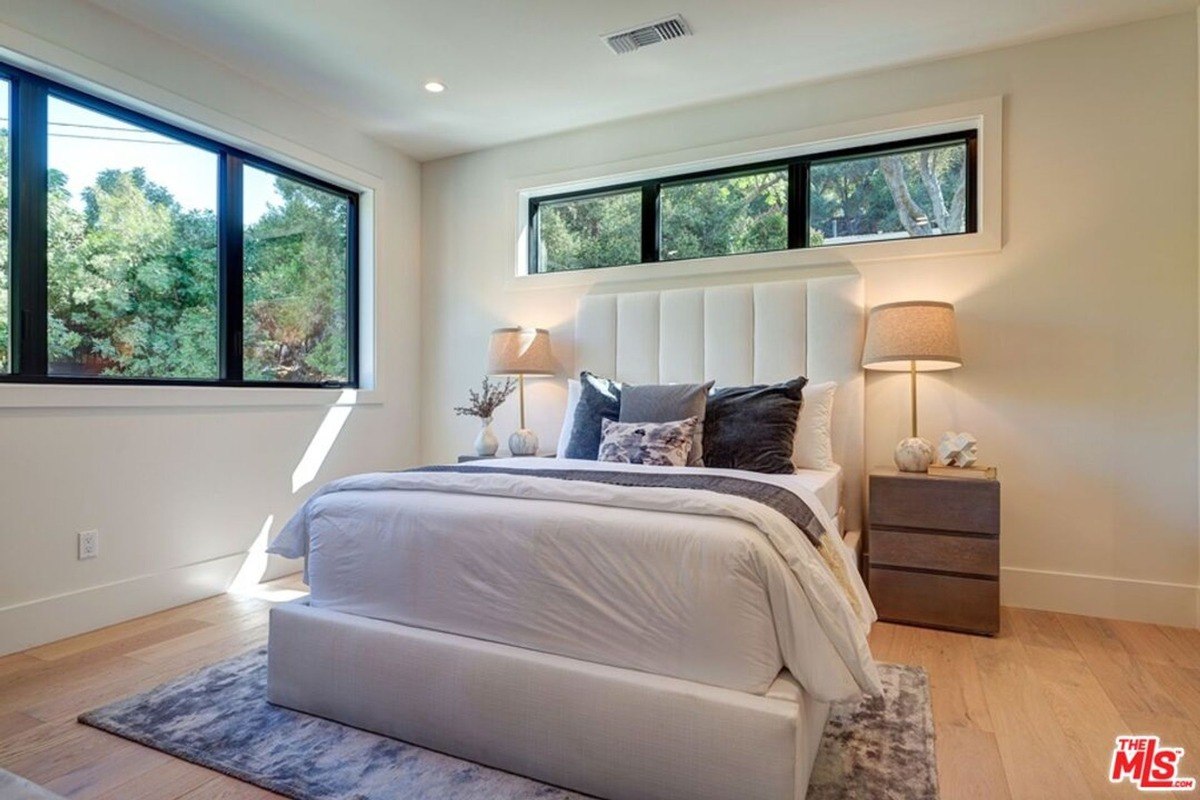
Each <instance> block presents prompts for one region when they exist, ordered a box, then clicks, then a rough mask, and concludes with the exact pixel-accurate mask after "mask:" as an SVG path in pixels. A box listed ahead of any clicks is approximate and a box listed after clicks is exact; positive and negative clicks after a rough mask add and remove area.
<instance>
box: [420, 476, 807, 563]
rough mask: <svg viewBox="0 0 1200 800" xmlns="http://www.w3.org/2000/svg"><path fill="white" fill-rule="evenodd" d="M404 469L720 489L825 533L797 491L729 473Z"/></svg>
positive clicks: (722, 492) (678, 487)
mask: <svg viewBox="0 0 1200 800" xmlns="http://www.w3.org/2000/svg"><path fill="white" fill-rule="evenodd" d="M405 472H457V473H466V474H471V473H476V474H478V473H497V474H502V475H528V476H531V477H534V478H557V479H558V480H563V481H588V482H591V483H606V484H609V485H611V486H633V487H646V488H652V489H693V490H698V491H705V492H717V493H718V494H728V495H733V496H735V497H744V498H746V499H747V500H753V501H754V502H756V503H762V504H763V505H764V506H767V507H768V508H771V509H774V510H775V511H778V512H779V513H780V514H782V515H783V516H785V517H787V518H788V520H790V521H791V523H792V524H793V525H795V526H796V527H797V528H799V529H800V530H801V531H803V533H804V535H805V536H807V537H808V539H809V541H811V542H812V543H813V544H814V545H816V546H818V547H819V546H820V544H821V537H822V536H824V535H825V526H824V525H822V524H821V521H820V520H819V519H817V515H816V514H814V513H813V511H812V509H811V508H809V507H808V503H806V502H804V500H803V499H802V498H801V497H800V496H799V495H797V494H795V493H794V492H791V491H789V490H787V489H785V488H783V487H782V486H775V485H773V484H769V483H759V482H758V481H752V480H746V479H745V478H731V477H729V476H727V475H696V474H694V473H686V474H683V473H681V474H669V473H659V472H615V471H613V472H610V471H606V470H591V469H511V468H508V467H460V466H455V465H453V464H450V465H442V466H432V467H417V468H415V469H410V470H405Z"/></svg>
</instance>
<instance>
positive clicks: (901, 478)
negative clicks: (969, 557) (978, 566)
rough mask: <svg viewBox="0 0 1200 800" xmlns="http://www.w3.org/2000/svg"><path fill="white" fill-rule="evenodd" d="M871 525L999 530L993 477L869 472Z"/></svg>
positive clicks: (997, 531)
mask: <svg viewBox="0 0 1200 800" xmlns="http://www.w3.org/2000/svg"><path fill="white" fill-rule="evenodd" d="M870 520H871V528H872V529H874V528H877V527H882V528H924V529H932V530H939V531H962V532H964V533H988V534H992V535H996V534H999V533H1000V484H999V483H997V482H996V481H981V480H955V479H939V478H930V477H928V476H926V475H920V476H908V475H903V474H901V475H889V476H881V475H872V476H871V512H870Z"/></svg>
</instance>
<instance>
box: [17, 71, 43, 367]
mask: <svg viewBox="0 0 1200 800" xmlns="http://www.w3.org/2000/svg"><path fill="white" fill-rule="evenodd" d="M14 87H15V90H16V91H15V92H14V95H13V101H12V123H11V125H10V128H9V130H10V131H12V133H11V137H12V138H11V139H10V147H11V150H12V155H11V160H10V170H11V172H10V186H11V191H10V193H9V202H10V203H11V209H10V215H11V216H10V221H11V226H12V241H11V248H12V256H11V259H10V262H9V263H10V266H9V269H10V273H9V275H10V280H9V284H10V286H11V293H12V294H11V301H10V306H9V309H10V310H9V313H10V325H9V331H10V332H11V333H10V335H11V336H12V355H13V363H12V372H13V374H15V375H20V376H22V377H44V376H45V375H46V370H47V344H46V331H47V320H46V293H47V270H46V260H47V258H46V230H47V217H48V212H47V202H46V194H47V171H46V165H47V147H48V138H47V130H48V126H47V121H46V87H45V85H43V84H42V83H41V82H40V81H38V80H36V79H33V78H30V77H22V78H20V79H19V80H17V81H16V82H15V84H14Z"/></svg>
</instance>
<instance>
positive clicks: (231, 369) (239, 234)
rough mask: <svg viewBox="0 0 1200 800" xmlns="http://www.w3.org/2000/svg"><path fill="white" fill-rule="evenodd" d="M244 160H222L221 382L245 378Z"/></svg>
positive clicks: (228, 157)
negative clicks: (243, 310)
mask: <svg viewBox="0 0 1200 800" xmlns="http://www.w3.org/2000/svg"><path fill="white" fill-rule="evenodd" d="M242 164H243V162H242V159H240V158H238V157H237V156H234V155H231V154H229V153H223V154H222V155H221V159H220V167H219V169H220V171H221V174H220V195H221V196H220V200H219V203H220V205H219V209H220V210H219V214H218V217H219V219H218V229H219V233H218V239H219V243H218V252H219V257H218V258H219V265H218V270H219V277H218V281H217V304H218V308H219V312H218V314H217V320H218V322H217V325H218V328H217V330H218V334H217V341H218V344H219V351H220V352H219V358H220V372H219V375H220V379H221V380H223V381H240V380H242V376H243V367H242V339H243V333H244V331H243V315H242V305H243V302H242V298H243V281H244V276H243V266H244V261H245V258H244V256H245V242H244V235H243V231H244V228H243V224H242Z"/></svg>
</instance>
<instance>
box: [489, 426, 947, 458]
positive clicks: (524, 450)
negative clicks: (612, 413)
mask: <svg viewBox="0 0 1200 800" xmlns="http://www.w3.org/2000/svg"><path fill="white" fill-rule="evenodd" d="M508 451H509V452H510V453H512V454H513V455H514V456H534V455H537V451H538V438H537V434H536V433H534V432H533V431H531V430H529V429H528V428H521V429H520V430H517V431H514V432H513V435H512V436H509V437H508ZM930 452H933V451H932V450H930Z"/></svg>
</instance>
